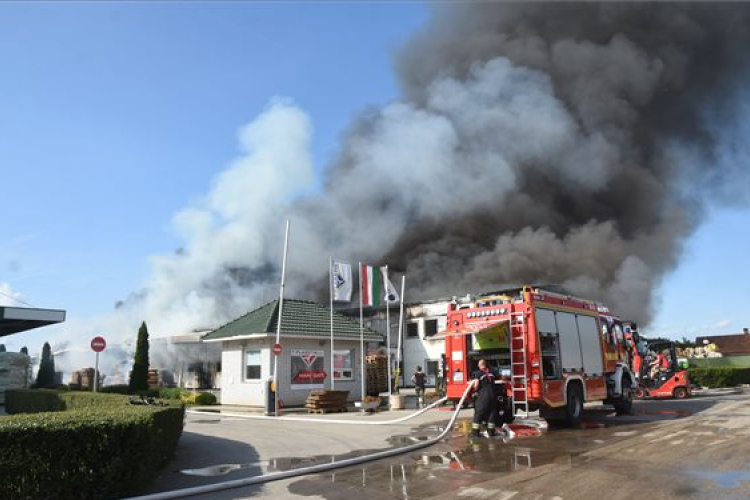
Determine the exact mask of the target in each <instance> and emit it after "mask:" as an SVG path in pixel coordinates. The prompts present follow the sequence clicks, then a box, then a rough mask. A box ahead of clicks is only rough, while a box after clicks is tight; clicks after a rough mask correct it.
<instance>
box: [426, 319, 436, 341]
mask: <svg viewBox="0 0 750 500" xmlns="http://www.w3.org/2000/svg"><path fill="white" fill-rule="evenodd" d="M437 332H438V320H436V319H428V320H426V321H425V322H424V336H425V337H432V336H433V335H435V334H436V333H437Z"/></svg>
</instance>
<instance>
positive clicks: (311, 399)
mask: <svg viewBox="0 0 750 500" xmlns="http://www.w3.org/2000/svg"><path fill="white" fill-rule="evenodd" d="M348 396H349V391H312V392H311V393H310V395H309V396H308V397H307V401H305V408H307V411H308V413H336V412H343V411H346V400H347V398H348Z"/></svg>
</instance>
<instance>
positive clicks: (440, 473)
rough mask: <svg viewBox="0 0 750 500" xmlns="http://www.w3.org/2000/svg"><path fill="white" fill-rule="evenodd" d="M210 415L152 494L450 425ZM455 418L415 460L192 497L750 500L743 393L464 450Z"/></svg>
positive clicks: (464, 419) (232, 412)
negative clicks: (443, 434) (439, 438)
mask: <svg viewBox="0 0 750 500" xmlns="http://www.w3.org/2000/svg"><path fill="white" fill-rule="evenodd" d="M213 410H214V412H213V413H208V414H189V415H188V417H187V420H186V427H185V433H184V435H183V437H182V439H181V442H180V444H179V446H178V450H177V456H176V457H175V459H174V460H173V461H172V462H171V463H170V465H169V466H168V467H167V468H166V469H165V470H164V471H162V473H161V474H160V476H159V477H158V478H157V480H156V481H155V482H154V484H153V485H152V486H151V489H150V490H149V491H150V492H158V491H170V490H174V489H178V488H187V487H192V486H198V485H204V484H212V483H217V482H222V481H228V480H234V479H240V478H249V477H258V476H261V475H263V474H267V473H273V472H276V471H281V470H289V469H298V468H304V467H305V466H308V465H312V464H319V463H326V462H335V461H340V460H341V459H342V458H346V457H350V456H355V455H362V454H367V453H370V452H372V451H376V450H381V449H385V448H393V447H401V446H404V445H406V444H411V443H415V442H419V441H420V440H424V439H426V438H427V437H429V436H433V435H436V434H437V433H438V432H439V430H440V429H441V428H442V427H443V426H444V425H445V423H446V422H447V421H448V419H449V418H450V417H451V415H452V412H451V411H440V410H430V411H428V412H426V413H425V414H422V415H420V416H418V417H416V418H414V419H412V420H409V421H407V422H403V423H400V424H394V425H381V426H372V425H347V424H341V423H332V422H330V420H347V421H353V422H365V421H369V422H372V421H378V420H380V421H383V420H392V419H395V418H399V417H402V416H405V415H407V414H410V413H411V412H413V410H402V411H389V412H380V413H376V414H364V413H344V414H327V415H310V416H309V417H310V418H311V420H314V421H315V422H291V421H288V420H285V417H282V418H280V419H253V418H243V417H242V415H243V414H248V415H251V413H247V412H242V411H241V410H242V409H241V408H226V407H220V408H214V409H213ZM291 416H292V417H305V418H307V417H308V415H306V414H305V415H302V414H292V415H291ZM459 417H460V418H459V421H458V423H457V425H456V426H455V427H454V429H453V431H452V432H451V434H450V437H449V438H448V439H445V440H443V441H441V442H440V443H439V444H436V445H433V446H430V447H427V448H424V449H422V450H419V451H417V452H411V453H407V454H404V455H400V456H397V457H393V458H390V459H386V460H380V461H376V462H371V463H368V464H364V465H360V466H356V467H349V468H344V469H339V470H337V471H335V472H329V473H324V474H314V475H306V476H300V477H298V478H293V479H285V480H281V481H275V482H271V483H265V484H262V485H257V486H251V487H242V488H236V489H230V490H225V491H222V492H216V493H210V494H204V495H199V496H193V497H190V498H196V499H200V500H207V499H209V498H210V499H216V500H229V499H237V500H239V499H246V498H307V499H317V498H320V499H329V500H334V499H347V500H351V499H352V498H357V499H358V500H366V499H404V500H406V499H422V498H438V499H448V498H451V499H452V498H492V499H501V500H507V499H511V498H513V499H514V500H526V499H528V500H531V499H534V500H563V499H564V500H569V499H596V500H599V499H604V498H606V499H607V500H616V499H626V498H627V499H628V500H632V499H633V498H638V497H642V498H644V499H678V498H679V499H684V498H695V499H699V498H700V499H713V498H716V499H735V498H736V499H747V498H750V439H748V437H749V435H750V394H735V393H731V392H730V391H725V392H714V393H706V394H703V395H701V396H699V397H695V398H691V399H688V400H681V401H676V400H658V401H656V400H654V401H637V402H636V403H635V404H634V412H633V414H632V415H628V416H615V415H614V413H613V412H612V411H611V410H610V409H608V408H606V407H602V406H597V405H588V406H587V408H586V412H585V420H584V423H583V425H582V426H581V428H578V429H554V428H552V429H545V430H544V431H543V432H542V434H541V436H539V437H516V438H513V439H502V438H496V439H488V438H480V439H478V440H470V439H469V438H468V437H467V435H466V434H467V431H468V428H469V425H468V422H469V419H470V417H471V410H464V411H463V412H462V413H461V414H460V416H459Z"/></svg>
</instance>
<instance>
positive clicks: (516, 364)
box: [510, 312, 529, 418]
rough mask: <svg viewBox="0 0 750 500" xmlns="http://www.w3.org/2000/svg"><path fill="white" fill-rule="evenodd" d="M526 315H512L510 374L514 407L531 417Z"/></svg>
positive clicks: (518, 313) (519, 313)
mask: <svg viewBox="0 0 750 500" xmlns="http://www.w3.org/2000/svg"><path fill="white" fill-rule="evenodd" d="M526 361H527V359H526V313H525V312H514V313H511V315H510V374H511V383H512V385H513V405H514V407H515V408H518V409H519V411H520V410H523V416H524V418H528V417H529V391H528V387H529V385H528V383H529V381H528V373H527V372H526Z"/></svg>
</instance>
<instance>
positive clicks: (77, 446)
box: [0, 393, 184, 500]
mask: <svg viewBox="0 0 750 500" xmlns="http://www.w3.org/2000/svg"><path fill="white" fill-rule="evenodd" d="M81 394H83V393H78V395H77V397H76V398H74V399H73V400H71V401H70V403H71V404H73V405H79V404H82V405H84V406H85V405H90V406H88V407H86V408H81V409H76V410H69V411H64V412H56V413H40V414H36V415H11V416H8V417H6V418H4V419H2V420H0V442H2V443H3V446H1V447H0V498H14V499H19V500H32V499H56V498H64V499H66V500H84V499H87V500H88V499H91V500H99V499H105V498H120V497H123V496H130V495H134V494H138V493H140V492H142V491H143V489H144V488H145V486H147V484H148V483H149V482H150V481H151V480H152V479H153V477H154V476H155V475H156V473H157V472H158V470H159V468H160V467H161V466H163V465H164V463H165V462H166V461H167V460H168V459H169V458H170V457H171V456H172V454H173V453H174V450H175V448H176V446H177V442H178V440H179V438H180V435H181V434H182V425H183V419H184V408H183V407H182V406H181V405H176V404H173V405H171V406H167V407H156V406H131V405H127V404H123V403H122V400H123V396H118V395H109V396H110V397H109V398H107V397H105V398H103V399H102V401H101V403H102V405H101V406H98V407H97V406H95V405H94V401H93V399H96V398H102V396H106V395H98V394H93V395H92V394H90V393H87V394H86V395H87V396H94V397H95V398H81V397H80V395H81ZM66 396H67V394H66ZM114 398H120V399H119V401H118V402H116V401H115V399H114ZM125 399H127V398H125ZM115 403H116V406H112V405H113V404H115Z"/></svg>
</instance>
